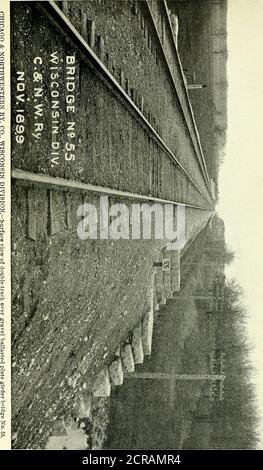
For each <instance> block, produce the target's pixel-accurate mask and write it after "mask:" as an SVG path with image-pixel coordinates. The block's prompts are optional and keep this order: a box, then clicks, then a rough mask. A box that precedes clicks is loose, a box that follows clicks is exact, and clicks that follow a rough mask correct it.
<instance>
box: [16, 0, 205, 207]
mask: <svg viewBox="0 0 263 470" xmlns="http://www.w3.org/2000/svg"><path fill="white" fill-rule="evenodd" d="M65 3H67V2H62V5H63V4H65ZM38 8H39V9H40V10H41V12H43V13H44V14H45V16H46V17H47V18H48V21H49V22H50V23H51V24H52V25H53V26H54V25H55V28H56V29H57V30H59V31H60V32H61V33H62V35H63V37H64V39H66V42H69V43H70V44H71V45H73V47H74V50H76V49H77V50H78V51H79V54H80V57H81V60H83V61H84V62H85V63H86V64H88V66H89V67H90V68H91V69H92V70H93V71H94V72H95V74H96V76H97V77H98V78H99V79H100V80H101V82H103V84H104V85H106V87H107V89H108V90H110V92H111V94H113V95H114V96H115V98H117V100H118V102H119V103H120V105H121V106H122V109H123V108H125V109H126V110H127V112H128V114H129V116H131V117H132V118H133V122H134V123H135V124H132V125H131V124H130V122H129V123H128V124H127V123H125V131H124V133H125V132H126V131H127V125H128V131H127V132H128V134H129V136H128V134H123V136H122V138H124V141H125V137H127V136H128V138H129V139H130V140H131V142H132V138H133V136H136V135H137V134H138V135H139V138H138V140H139V143H138V144H137V148H135V150H134V149H133V148H127V153H126V154H125V153H124V152H123V154H120V155H118V156H117V157H116V151H120V143H119V142H118V143H117V147H118V148H116V150H114V151H112V158H110V159H109V160H110V162H109V170H105V171H109V174H108V175H106V176H105V177H104V176H103V173H104V168H105V167H104V165H103V163H104V162H105V160H104V161H103V158H102V157H100V159H101V160H100V161H99V162H98V161H96V158H94V159H93V161H92V165H93V169H92V171H91V167H90V164H89V163H88V162H87V161H84V160H83V159H82V162H81V164H83V166H86V173H87V174H88V176H87V177H86V176H85V177H82V178H81V181H80V178H79V174H78V175H76V174H73V175H72V173H74V171H73V167H72V166H71V167H67V168H64V169H63V171H62V172H61V173H60V174H59V175H57V173H55V175H56V176H59V177H60V175H63V179H64V180H70V181H75V180H76V181H78V182H79V184H80V185H81V184H88V185H91V186H98V187H100V188H101V187H103V186H105V187H106V191H109V190H112V191H119V193H118V194H119V195H121V193H122V192H124V193H125V194H126V196H127V195H128V194H129V197H130V194H134V198H135V199H137V198H138V196H139V195H140V196H142V198H144V199H149V200H150V199H151V200H153V201H154V200H155V201H158V200H160V201H161V200H162V201H163V202H166V201H168V202H172V203H176V204H179V203H181V204H186V205H187V206H189V207H190V206H191V207H196V208H198V207H199V208H200V209H205V208H206V209H208V210H210V209H211V208H213V206H214V201H213V199H212V197H211V189H210V186H209V182H208V180H207V175H206V167H205V166H204V164H203V163H202V162H201V163H200V159H199V157H198V152H197V151H195V155H196V158H197V160H198V164H199V168H200V174H202V178H204V181H205V185H201V184H200V183H199V184H198V183H197V182H196V180H195V179H194V178H193V176H192V174H191V171H190V170H188V169H186V168H185V166H184V165H183V164H182V163H181V162H180V161H179V159H178V158H177V157H176V156H175V155H174V153H172V151H171V150H170V149H169V147H168V146H167V145H166V144H165V142H164V141H163V139H162V138H161V136H160V129H159V126H158V125H156V122H154V118H153V116H151V115H150V114H149V113H148V112H147V111H146V110H145V107H143V103H142V100H140V99H139V101H138V96H139V95H138V93H136V91H135V90H133V92H132V93H131V89H129V90H125V88H124V87H123V86H124V84H123V83H122V82H123V77H122V79H120V81H118V80H117V79H116V77H114V76H113V74H112V73H111V71H110V64H107V65H108V68H107V66H106V65H105V61H103V59H104V57H105V51H104V48H103V55H102V54H101V50H97V51H96V52H97V53H95V52H94V48H93V49H92V47H91V46H92V45H89V44H88V42H87V41H86V40H85V39H84V38H83V36H82V35H81V34H80V33H79V32H78V31H77V29H76V28H75V27H74V26H73V24H72V23H71V22H70V21H69V19H68V18H67V16H66V15H65V14H64V13H63V12H62V11H61V10H60V8H58V6H57V5H56V4H55V3H54V2H41V3H39V4H38ZM148 8H150V7H149V5H148ZM150 17H151V18H152V21H154V20H153V17H152V16H150ZM82 25H83V28H84V27H87V23H86V19H85V21H82ZM93 40H94V39H93ZM93 40H91V41H93ZM94 47H95V46H94ZM125 83H126V82H125ZM174 86H175V85H174ZM134 118H135V119H134ZM125 119H127V115H126V116H125ZM130 126H133V127H132V129H131V127H130ZM188 129H189V127H188ZM108 130H109V134H110V131H111V129H108ZM113 130H114V129H113ZM158 131H159V133H158ZM189 132H190V131H189ZM103 133H104V130H102V131H101V130H100V131H99V139H100V138H101V140H103ZM140 133H141V134H140ZM191 136H192V134H191ZM191 138H192V137H191ZM149 139H150V140H149ZM135 140H136V138H135ZM191 141H192V143H193V138H192V140H191ZM124 144H126V142H124ZM141 144H142V149H143V150H144V155H143V157H142V156H141V155H140V151H139V149H138V147H139V146H140V145H141ZM99 145H100V144H99ZM103 145H104V144H102V145H101V147H100V148H99V147H98V149H97V148H96V153H98V152H100V151H101V153H103V152H104V153H105V150H106V151H107V149H105V148H104V147H105V146H104V147H103ZM193 145H194V143H193ZM124 146H125V145H123V147H124ZM132 146H133V144H132V143H131V147H132ZM194 147H195V145H194ZM145 148H146V151H145ZM195 148H196V147H195ZM133 153H134V154H135V155H133ZM129 154H130V155H129ZM93 156H94V155H93ZM117 159H118V162H117V163H116V160H117ZM21 160H22V159H21V158H20V156H19V152H18V153H17V154H16V151H15V150H14V155H13V173H12V176H13V177H14V178H17V177H18V174H19V179H22V177H23V178H24V179H25V180H26V179H27V177H29V174H30V175H31V176H30V179H31V182H32V178H33V176H32V174H35V175H36V178H38V182H40V179H41V178H42V182H43V181H45V178H44V176H45V175H43V177H42V176H41V173H42V172H41V168H38V167H37V166H36V165H35V163H34V165H33V168H32V164H31V162H30V161H27V162H26V164H25V162H23V164H22V165H21V164H20V162H21ZM89 160H92V158H91V159H89ZM99 163H102V165H103V166H101V165H100V164H99ZM111 163H112V165H111ZM111 166H112V168H110V167H111ZM94 167H95V168H96V169H95V170H94ZM31 169H33V171H30V170H31ZM78 170H79V168H78ZM46 171H47V172H49V170H45V173H46ZM81 171H82V169H81ZM98 172H99V173H101V174H102V176H101V175H98ZM95 173H97V174H95ZM122 173H124V174H123V175H122ZM22 175H23V176H22ZM37 175H39V176H38V177H37ZM46 176H52V175H46ZM65 176H66V177H65ZM114 178H115V181H114ZM87 180H88V181H87ZM111 182H113V184H110V183H111ZM98 183H99V184H98ZM101 183H103V184H101ZM52 184H54V185H56V182H55V179H54V178H53V180H52ZM59 184H60V183H59V180H58V185H59ZM71 184H73V183H69V185H71ZM204 188H206V189H204ZM86 189H88V186H87V187H86ZM123 190H124V191H123Z"/></svg>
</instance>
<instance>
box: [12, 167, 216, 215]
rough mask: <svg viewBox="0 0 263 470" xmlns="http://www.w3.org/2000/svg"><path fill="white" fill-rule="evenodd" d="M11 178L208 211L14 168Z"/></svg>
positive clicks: (34, 183)
mask: <svg viewBox="0 0 263 470" xmlns="http://www.w3.org/2000/svg"><path fill="white" fill-rule="evenodd" d="M11 176H12V178H13V179H14V180H20V181H24V182H25V183H26V184H29V185H36V184H43V185H45V186H48V187H49V188H54V187H55V188H57V189H60V190H63V191H69V190H72V191H83V192H92V193H97V194H102V195H105V196H118V197H120V198H124V199H135V200H138V201H149V202H156V203H160V204H173V205H176V206H178V205H179V206H185V207H188V208H190V209H199V210H203V211H208V210H209V209H208V208H207V207H202V206H195V205H192V204H187V203H184V202H178V201H170V200H169V199H162V198H158V197H154V196H147V195H145V194H138V193H132V192H129V191H121V190H119V189H113V188H108V187H107V186H97V185H95V184H91V183H82V182H81V181H76V180H68V179H66V178H59V177H56V176H49V175H44V174H38V173H33V172H31V171H27V170H21V169H19V168H14V169H13V170H12V171H11Z"/></svg>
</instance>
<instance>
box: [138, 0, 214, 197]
mask: <svg viewBox="0 0 263 470" xmlns="http://www.w3.org/2000/svg"><path fill="white" fill-rule="evenodd" d="M160 4H161V5H162V7H163V9H164V12H165V17H166V20H167V22H168V25H169V28H168V31H169V34H170V37H172V44H173V48H174V53H175V57H176V60H177V65H178V70H179V72H180V75H181V80H182V84H183V87H182V90H183V92H184V94H185V99H186V101H187V103H188V107H189V111H190V116H191V121H192V125H193V127H194V131H195V137H196V140H197V144H198V150H199V152H200V155H201V159H200V158H199V155H198V151H197V149H196V146H195V143H194V140H193V135H192V132H191V130H190V128H189V124H188V120H187V118H186V115H185V112H184V107H183V105H182V103H181V100H180V98H179V94H178V90H177V86H176V83H175V80H174V77H173V73H172V71H171V67H170V65H169V61H168V59H167V56H166V53H165V50H164V48H163V45H162V41H161V38H160V35H159V32H158V30H157V26H156V23H155V20H154V17H153V14H152V10H151V7H150V5H149V2H148V0H146V1H145V2H142V5H143V6H144V7H145V8H146V9H147V13H148V16H149V18H150V20H151V23H152V27H153V29H154V33H155V36H156V39H157V41H158V44H159V48H160V50H161V51H162V55H163V59H164V62H165V65H166V67H167V69H168V72H169V76H170V79H171V82H172V85H173V87H174V89H175V92H176V97H177V100H178V103H179V106H180V108H181V112H182V116H183V118H184V121H185V124H186V127H187V130H188V133H189V135H190V139H191V142H192V145H193V147H194V151H195V154H196V156H197V160H198V163H199V166H200V168H201V172H202V175H203V177H204V180H205V183H206V186H207V189H208V191H209V193H210V196H212V198H213V195H212V191H211V186H210V181H209V176H208V172H207V168H206V163H205V158H204V155H203V150H202V147H201V142H200V138H199V134H198V130H197V126H196V123H195V118H194V115H193V110H192V106H191V103H190V100H189V95H188V93H187V90H186V86H185V82H184V78H183V70H182V65H181V62H180V58H179V55H178V52H177V49H176V45H175V42H174V37H173V32H172V29H171V28H172V27H171V21H170V18H169V14H168V10H167V6H166V3H165V1H164V2H160Z"/></svg>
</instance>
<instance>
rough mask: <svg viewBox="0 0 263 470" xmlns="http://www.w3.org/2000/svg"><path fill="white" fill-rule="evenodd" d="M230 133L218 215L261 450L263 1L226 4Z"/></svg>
mask: <svg viewBox="0 0 263 470" xmlns="http://www.w3.org/2000/svg"><path fill="white" fill-rule="evenodd" d="M228 4H229V6H228V68H227V74H228V132H227V144H226V155H225V161H224V164H223V166H222V167H221V171H220V176H219V191H220V201H219V205H218V207H217V212H218V213H219V215H220V216H221V217H222V218H223V219H224V221H225V227H226V242H227V245H228V246H229V247H230V248H232V249H233V250H234V251H235V260H234V262H233V263H232V264H231V265H230V267H229V268H228V269H227V271H226V274H227V277H234V278H235V279H236V280H237V281H238V282H239V284H240V285H241V287H242V288H243V290H244V303H245V304H246V305H247V307H248V322H247V323H248V333H249V339H250V343H251V344H252V346H253V348H252V351H251V360H252V363H253V365H254V368H255V372H254V376H253V381H254V382H255V384H256V393H257V401H258V408H259V413H260V417H261V425H260V432H261V441H260V443H259V447H260V448H261V449H263V267H262V265H263V0H228Z"/></svg>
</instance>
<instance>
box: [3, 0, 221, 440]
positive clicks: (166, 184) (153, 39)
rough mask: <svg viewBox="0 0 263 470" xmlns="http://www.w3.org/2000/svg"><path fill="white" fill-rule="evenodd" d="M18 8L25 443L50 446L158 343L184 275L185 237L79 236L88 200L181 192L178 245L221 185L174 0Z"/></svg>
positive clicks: (18, 387)
mask: <svg viewBox="0 0 263 470" xmlns="http://www.w3.org/2000/svg"><path fill="white" fill-rule="evenodd" d="M11 17H12V31H11V34H12V49H13V52H12V129H13V141H12V205H13V211H12V214H13V215H12V263H13V264H12V269H13V281H12V294H13V313H12V331H13V363H12V368H13V430H14V435H13V438H14V441H13V445H14V446H15V447H24V448H25V447H30V448H35V447H36V448H39V447H45V446H46V443H47V440H48V438H49V436H50V432H51V431H52V428H53V427H54V422H57V421H58V420H60V419H62V418H63V419H64V417H65V416H67V417H68V416H72V415H74V416H75V415H76V416H80V415H81V413H82V414H83V413H84V414H85V409H86V408H87V406H88V405H87V403H89V401H90V394H92V393H93V394H94V395H95V396H104V395H105V394H106V395H107V394H109V393H110V388H111V387H112V386H114V385H118V384H120V382H121V381H122V380H123V375H122V373H123V371H122V369H125V368H126V369H127V371H128V372H132V371H133V370H134V364H135V363H136V362H138V363H141V361H142V360H143V356H144V355H147V354H150V353H151V334H152V328H153V314H154V311H155V310H157V309H158V308H159V307H160V305H162V304H164V303H165V302H166V299H168V298H172V297H173V292H174V291H178V290H179V289H180V252H175V253H172V252H166V251H165V243H164V242H163V241H162V240H151V241H145V240H126V239H120V240H114V241H113V240H112V241H109V240H106V241H105V240H95V239H93V240H86V241H82V240H80V239H79V237H78V235H77V225H78V222H79V218H78V215H77V209H78V207H79V206H80V205H81V204H83V203H93V204H94V205H95V206H96V207H98V206H99V201H100V197H101V196H102V195H103V196H108V201H109V206H110V207H111V205H113V204H115V203H125V204H126V205H127V206H128V207H130V206H131V205H132V203H134V202H146V203H148V204H149V205H152V204H154V203H158V204H160V205H161V206H163V205H165V204H169V205H172V206H178V205H184V206H185V213H186V223H185V234H186V245H185V247H184V248H183V249H182V252H181V256H182V254H183V253H185V252H186V250H187V249H188V247H189V246H190V244H191V242H192V241H193V240H194V239H195V237H196V236H197V235H198V233H199V232H200V230H201V229H202V228H203V227H205V226H206V224H207V223H208V221H209V220H210V218H211V216H212V214H213V213H214V206H215V199H214V194H213V191H212V188H211V181H210V177H209V174H208V171H207V166H206V160H205V156H204V154H203V150H202V145H201V142H200V138H199V134H198V130H197V127H196V124H195V118H194V114H193V110H192V107H191V102H190V99H189V95H188V91H187V84H186V79H185V77H184V72H183V68H182V64H181V61H180V57H179V55H178V50H177V47H176V38H175V36H174V33H173V29H172V25H171V20H170V16H169V11H168V8H167V4H166V2H165V1H138V2H137V1H129V0H127V1H121V2H117V1H116V2H112V1H108V0H104V1H102V2H94V1H89V0H87V1H85V2H78V1H74V2H66V1H62V2H47V1H45V2H22V3H20V2H13V3H12V5H11ZM163 258H164V259H166V260H167V258H168V259H170V262H171V271H169V272H168V273H165V272H163V271H161V270H158V269H157V272H155V271H156V270H154V268H153V265H154V263H156V262H157V263H158V262H159V263H160V262H162V260H163ZM120 345H121V348H120V349H119V346H120ZM118 351H119V352H118ZM116 374H117V375H116ZM118 381H119V382H118ZM85 404H86V405H85ZM85 406H86V408H85ZM83 410H84V411H83Z"/></svg>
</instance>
